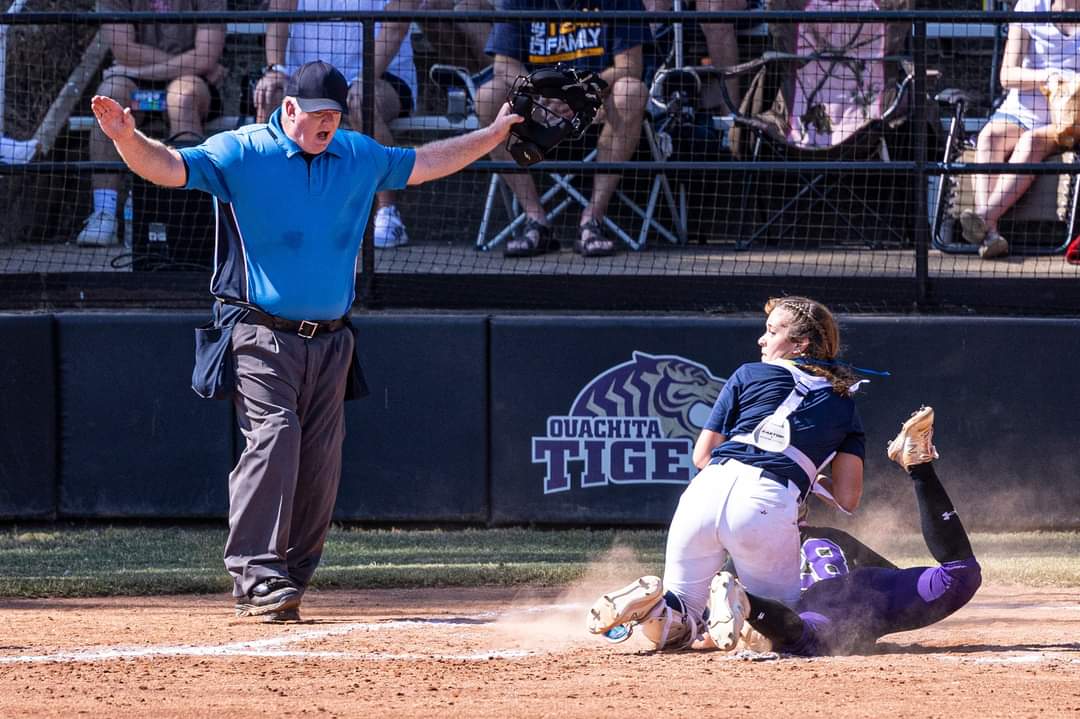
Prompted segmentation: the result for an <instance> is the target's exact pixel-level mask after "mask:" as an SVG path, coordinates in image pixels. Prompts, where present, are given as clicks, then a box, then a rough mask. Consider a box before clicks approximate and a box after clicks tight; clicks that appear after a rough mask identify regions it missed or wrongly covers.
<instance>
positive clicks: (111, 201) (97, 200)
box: [75, 75, 136, 246]
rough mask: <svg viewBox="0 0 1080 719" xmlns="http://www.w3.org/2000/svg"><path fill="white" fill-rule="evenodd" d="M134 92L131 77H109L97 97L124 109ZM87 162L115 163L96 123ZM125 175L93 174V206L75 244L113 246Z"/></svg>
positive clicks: (111, 148)
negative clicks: (104, 97) (99, 96)
mask: <svg viewBox="0 0 1080 719" xmlns="http://www.w3.org/2000/svg"><path fill="white" fill-rule="evenodd" d="M135 89H136V86H135V81H134V80H131V79H130V78H126V77H120V76H116V75H114V76H112V77H109V78H107V79H105V80H104V81H102V83H101V84H100V85H98V89H97V93H96V94H98V95H106V96H108V97H111V98H112V99H114V100H116V101H117V102H118V103H120V104H121V105H123V106H124V107H129V106H130V105H131V93H133V92H134V91H135ZM90 159H91V161H93V162H110V161H118V160H119V159H120V156H119V155H118V154H117V153H116V148H115V147H114V146H113V143H112V140H110V139H109V138H108V137H106V136H105V133H104V132H102V131H101V128H100V127H99V126H98V124H97V123H96V122H95V123H94V126H93V127H92V128H91V129H90ZM123 183H124V175H123V174H120V173H111V172H108V173H106V172H96V173H94V174H93V176H92V177H91V179H90V185H91V187H92V188H93V193H94V204H93V210H92V211H91V213H90V216H89V217H87V218H86V221H85V223H84V224H83V228H82V229H81V230H80V231H79V234H78V237H76V240H75V241H76V243H77V244H79V245H85V246H103V245H112V244H115V243H116V241H117V233H116V228H117V220H116V217H117V211H116V208H117V205H118V199H117V197H118V195H119V192H120V188H121V186H122V185H123Z"/></svg>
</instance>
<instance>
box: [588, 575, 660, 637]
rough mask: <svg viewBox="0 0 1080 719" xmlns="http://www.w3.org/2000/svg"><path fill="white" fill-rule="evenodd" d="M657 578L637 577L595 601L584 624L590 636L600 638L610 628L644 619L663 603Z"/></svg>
mask: <svg viewBox="0 0 1080 719" xmlns="http://www.w3.org/2000/svg"><path fill="white" fill-rule="evenodd" d="M663 593H664V589H663V583H662V582H661V581H660V577H652V576H649V577H641V578H640V579H635V580H634V581H633V582H631V583H630V584H628V585H626V586H625V587H623V588H622V589H619V590H617V591H614V592H610V593H608V594H605V595H604V596H602V597H600V598H599V599H597V600H596V604H593V605H592V609H590V610H589V613H588V615H587V616H586V617H585V624H586V626H587V627H588V629H589V631H590V632H591V633H593V634H604V633H606V632H607V631H608V630H610V629H611V628H612V627H615V626H616V625H619V624H627V623H629V622H638V621H641V620H642V619H644V618H645V617H646V616H647V615H648V614H649V612H650V611H651V610H652V608H653V607H655V606H656V605H657V604H659V603H660V601H661V600H662V599H663Z"/></svg>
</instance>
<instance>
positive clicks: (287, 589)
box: [236, 577, 300, 617]
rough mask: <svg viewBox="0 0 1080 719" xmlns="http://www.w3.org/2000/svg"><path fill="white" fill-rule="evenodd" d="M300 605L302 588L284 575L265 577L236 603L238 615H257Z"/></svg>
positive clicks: (295, 607) (296, 607)
mask: <svg viewBox="0 0 1080 719" xmlns="http://www.w3.org/2000/svg"><path fill="white" fill-rule="evenodd" d="M299 607H300V590H299V589H297V587H296V585H295V584H293V583H292V582H291V581H289V580H288V579H285V578H284V577H273V578H271V579H264V580H263V581H261V582H259V583H258V584H256V585H255V586H254V587H252V588H251V591H250V592H248V595H247V596H246V597H244V598H243V599H241V600H240V601H238V602H237V603H236V616H238V617H257V616H262V615H264V614H270V613H272V612H282V611H285V610H288V609H298V608H299Z"/></svg>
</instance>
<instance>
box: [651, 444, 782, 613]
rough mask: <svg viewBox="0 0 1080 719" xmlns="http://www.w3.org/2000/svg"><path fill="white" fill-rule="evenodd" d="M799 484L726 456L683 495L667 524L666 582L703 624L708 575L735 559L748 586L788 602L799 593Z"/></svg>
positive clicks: (708, 581) (702, 474) (707, 596)
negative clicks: (728, 559) (728, 556)
mask: <svg viewBox="0 0 1080 719" xmlns="http://www.w3.org/2000/svg"><path fill="white" fill-rule="evenodd" d="M798 511H799V488H798V487H797V486H795V483H794V482H790V481H789V482H788V483H787V486H786V487H785V486H784V485H782V484H780V483H779V482H777V481H775V480H773V479H770V478H767V477H762V476H761V470H760V469H759V468H757V467H752V466H750V465H746V464H743V463H741V462H737V461H735V460H728V461H726V462H725V463H724V464H710V465H709V466H707V467H706V468H705V469H703V470H701V471H700V472H699V473H698V475H697V476H696V477H694V479H693V480H692V481H691V482H690V485H689V486H688V487H687V488H686V491H685V492H683V495H682V497H681V498H680V499H679V506H678V508H677V509H676V510H675V516H674V517H672V519H671V527H670V529H669V530H668V540H667V552H666V556H665V559H664V589H665V590H666V591H669V592H672V593H674V594H675V596H677V597H678V598H679V599H680V600H681V601H682V603H683V607H684V609H685V610H686V611H687V613H689V615H690V616H691V617H693V619H694V621H695V622H697V624H698V626H701V617H702V612H703V611H704V610H705V607H706V605H707V604H708V601H709V583H710V582H711V581H712V578H713V576H714V575H715V574H716V573H717V572H718V571H720V569H721V567H723V565H724V562H725V560H726V556H725V552H727V553H730V554H731V556H732V558H733V559H734V560H735V566H736V568H737V569H738V572H739V580H740V581H741V582H742V584H743V586H744V587H746V590H747V591H748V592H750V593H751V594H756V595H758V596H761V597H766V598H769V599H776V600H779V601H781V602H784V603H785V604H789V605H791V604H794V603H795V602H796V601H797V600H798V599H799V587H800V580H799V571H800V559H799V547H800V543H799V527H798Z"/></svg>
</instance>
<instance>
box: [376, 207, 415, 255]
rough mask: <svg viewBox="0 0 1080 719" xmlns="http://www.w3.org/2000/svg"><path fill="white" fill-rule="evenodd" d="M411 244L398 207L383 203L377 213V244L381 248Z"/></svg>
mask: <svg viewBox="0 0 1080 719" xmlns="http://www.w3.org/2000/svg"><path fill="white" fill-rule="evenodd" d="M407 244H409V234H408V233H407V232H405V223H404V222H402V221H401V215H399V214H398V211H397V207H395V206H394V205H383V206H382V207H380V208H379V211H378V212H376V213H375V246H376V247H378V248H380V249H388V248H390V247H401V246H402V245H407Z"/></svg>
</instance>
